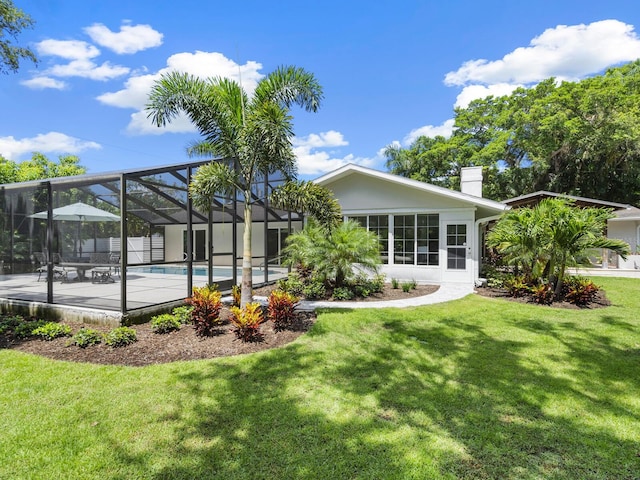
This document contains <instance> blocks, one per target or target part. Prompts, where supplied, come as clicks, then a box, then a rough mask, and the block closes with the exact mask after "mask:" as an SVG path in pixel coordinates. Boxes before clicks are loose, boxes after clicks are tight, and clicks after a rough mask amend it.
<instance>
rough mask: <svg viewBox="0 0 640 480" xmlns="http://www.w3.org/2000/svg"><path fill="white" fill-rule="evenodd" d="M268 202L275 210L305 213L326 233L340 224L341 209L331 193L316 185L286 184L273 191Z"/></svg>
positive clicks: (304, 182) (305, 183)
mask: <svg viewBox="0 0 640 480" xmlns="http://www.w3.org/2000/svg"><path fill="white" fill-rule="evenodd" d="M270 201H271V203H272V204H273V205H274V206H275V207H277V208H283V209H287V210H293V211H296V212H304V213H307V214H308V215H309V216H310V217H311V218H313V219H315V221H316V222H317V223H318V225H319V226H320V227H321V228H322V229H324V230H325V231H326V232H328V233H331V231H332V230H333V229H334V228H337V227H338V226H340V224H341V223H342V208H341V207H340V204H339V203H338V201H337V200H336V199H335V197H334V196H333V192H332V191H331V190H329V189H328V188H326V187H323V186H321V185H318V184H317V183H313V182H309V181H301V182H294V181H290V182H286V183H284V184H283V185H280V186H279V187H276V188H275V189H274V191H273V192H272V193H271V198H270Z"/></svg>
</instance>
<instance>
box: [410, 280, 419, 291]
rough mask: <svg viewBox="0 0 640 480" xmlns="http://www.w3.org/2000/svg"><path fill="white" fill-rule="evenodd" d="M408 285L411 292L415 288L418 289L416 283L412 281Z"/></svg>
mask: <svg viewBox="0 0 640 480" xmlns="http://www.w3.org/2000/svg"><path fill="white" fill-rule="evenodd" d="M409 285H411V290H415V289H416V288H418V282H416V281H415V280H413V279H412V280H411V281H410V282H409Z"/></svg>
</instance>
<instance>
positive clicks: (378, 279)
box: [352, 274, 385, 297]
mask: <svg viewBox="0 0 640 480" xmlns="http://www.w3.org/2000/svg"><path fill="white" fill-rule="evenodd" d="M384 280H385V276H384V274H376V275H374V276H373V277H372V278H368V277H366V276H364V275H359V276H358V277H356V279H355V281H354V282H353V283H352V285H360V286H361V287H362V289H363V290H368V291H369V295H371V294H373V293H380V292H382V291H383V290H384ZM369 295H365V296H367V297H368V296H369Z"/></svg>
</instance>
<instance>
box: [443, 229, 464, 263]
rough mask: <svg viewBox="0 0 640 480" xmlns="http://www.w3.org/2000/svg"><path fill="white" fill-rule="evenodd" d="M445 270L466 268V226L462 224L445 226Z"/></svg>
mask: <svg viewBox="0 0 640 480" xmlns="http://www.w3.org/2000/svg"><path fill="white" fill-rule="evenodd" d="M447 268H448V269H451V270H466V268H467V226H466V225H464V224H459V225H447Z"/></svg>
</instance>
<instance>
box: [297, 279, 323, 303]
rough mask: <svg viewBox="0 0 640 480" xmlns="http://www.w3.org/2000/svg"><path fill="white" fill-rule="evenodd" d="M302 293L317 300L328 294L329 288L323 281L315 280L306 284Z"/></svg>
mask: <svg viewBox="0 0 640 480" xmlns="http://www.w3.org/2000/svg"><path fill="white" fill-rule="evenodd" d="M289 293H291V292H289ZM302 293H303V295H304V296H305V297H306V298H308V299H309V300H315V299H317V298H324V297H325V296H326V294H327V290H326V289H325V287H324V284H323V283H322V282H321V281H318V280H313V281H312V282H311V283H309V284H308V285H305V287H304V288H303V289H302Z"/></svg>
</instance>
